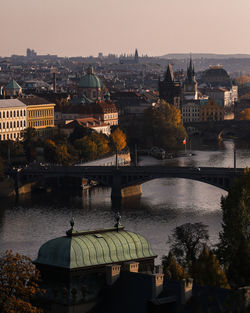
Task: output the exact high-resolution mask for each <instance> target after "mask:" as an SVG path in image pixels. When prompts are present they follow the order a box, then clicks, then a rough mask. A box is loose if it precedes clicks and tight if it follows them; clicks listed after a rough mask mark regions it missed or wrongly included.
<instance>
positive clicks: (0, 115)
mask: <svg viewBox="0 0 250 313" xmlns="http://www.w3.org/2000/svg"><path fill="white" fill-rule="evenodd" d="M26 126H27V107H26V105H25V104H24V103H23V102H21V101H20V100H18V99H4V100H0V140H1V141H3V140H18V139H21V137H22V132H23V130H24V129H25V128H26Z"/></svg>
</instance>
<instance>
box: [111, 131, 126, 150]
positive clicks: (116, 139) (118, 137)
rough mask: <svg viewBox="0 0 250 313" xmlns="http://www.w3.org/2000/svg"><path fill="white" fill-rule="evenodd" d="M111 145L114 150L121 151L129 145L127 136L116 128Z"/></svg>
mask: <svg viewBox="0 0 250 313" xmlns="http://www.w3.org/2000/svg"><path fill="white" fill-rule="evenodd" d="M110 137H111V144H112V146H113V148H114V150H117V151H121V150H122V149H124V148H125V147H126V145H127V142H126V135H125V134H124V132H123V131H122V130H121V129H120V128H116V129H115V130H114V131H113V132H112V134H111V136H110Z"/></svg>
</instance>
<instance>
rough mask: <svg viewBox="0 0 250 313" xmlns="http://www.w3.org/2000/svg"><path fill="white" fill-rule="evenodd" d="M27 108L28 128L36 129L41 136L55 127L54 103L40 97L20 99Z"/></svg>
mask: <svg viewBox="0 0 250 313" xmlns="http://www.w3.org/2000/svg"><path fill="white" fill-rule="evenodd" d="M20 100H21V101H22V102H23V103H25V104H26V106H27V127H32V128H35V129H36V130H37V131H38V132H39V133H40V134H42V133H44V132H46V129H47V128H51V127H54V126H55V124H54V107H55V104H54V103H49V102H48V101H47V100H45V99H43V98H39V97H25V98H21V99H20Z"/></svg>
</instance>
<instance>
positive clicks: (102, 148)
mask: <svg viewBox="0 0 250 313" xmlns="http://www.w3.org/2000/svg"><path fill="white" fill-rule="evenodd" d="M89 139H90V140H92V141H93V142H94V143H95V144H96V146H97V155H98V156H104V155H106V154H107V153H109V152H110V147H109V140H108V137H107V136H106V135H104V134H102V133H97V132H95V131H94V132H92V133H91V134H90V135H89Z"/></svg>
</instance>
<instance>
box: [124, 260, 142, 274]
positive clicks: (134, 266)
mask: <svg viewBox="0 0 250 313" xmlns="http://www.w3.org/2000/svg"><path fill="white" fill-rule="evenodd" d="M122 269H123V270H124V271H126V272H132V273H138V270H139V262H133V261H131V262H125V263H123V266H122Z"/></svg>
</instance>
